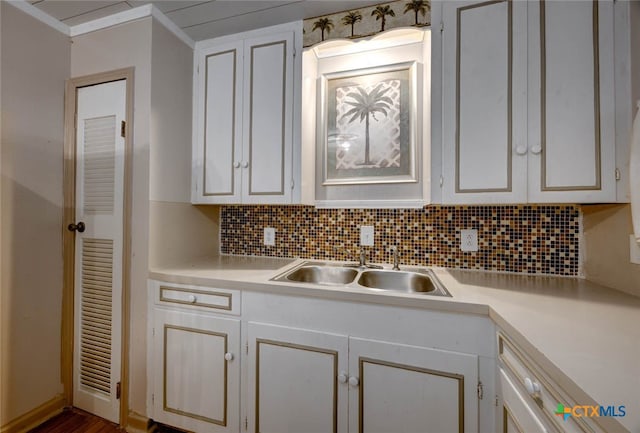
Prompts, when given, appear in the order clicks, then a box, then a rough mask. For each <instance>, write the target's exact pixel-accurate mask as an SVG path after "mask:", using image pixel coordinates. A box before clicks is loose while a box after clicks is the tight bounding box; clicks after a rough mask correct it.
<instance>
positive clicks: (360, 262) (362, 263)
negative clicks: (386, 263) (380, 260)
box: [346, 247, 382, 269]
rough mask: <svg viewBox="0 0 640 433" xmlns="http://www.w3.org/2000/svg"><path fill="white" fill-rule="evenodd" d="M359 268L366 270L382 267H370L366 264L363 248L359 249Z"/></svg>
mask: <svg viewBox="0 0 640 433" xmlns="http://www.w3.org/2000/svg"><path fill="white" fill-rule="evenodd" d="M346 266H351V265H346ZM357 266H358V267H359V268H367V269H382V266H380V265H372V264H370V263H367V250H365V249H364V248H363V247H360V260H359V261H358V265H357Z"/></svg>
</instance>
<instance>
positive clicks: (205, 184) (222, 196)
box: [192, 23, 302, 204]
mask: <svg viewBox="0 0 640 433" xmlns="http://www.w3.org/2000/svg"><path fill="white" fill-rule="evenodd" d="M301 41H302V34H301V24H300V23H292V24H285V25H280V26H274V27H269V28H265V29H261V30H257V31H252V32H247V33H241V34H236V35H232V36H226V37H223V38H216V39H212V40H208V41H202V42H198V43H197V44H196V49H195V54H194V55H195V71H196V75H195V79H194V98H193V100H194V136H193V167H192V177H193V180H192V202H193V203H268V204H289V203H296V202H300V200H301V196H300V191H301V188H300V183H301V182H300V180H299V179H295V178H294V173H297V176H298V177H299V173H300V170H299V169H298V170H295V169H294V167H295V166H296V165H297V166H299V165H300V154H301V150H300V114H299V113H300V86H301V78H300V77H301V75H300V74H301V61H300V58H301V56H296V53H297V52H300V50H301V47H300V45H301Z"/></svg>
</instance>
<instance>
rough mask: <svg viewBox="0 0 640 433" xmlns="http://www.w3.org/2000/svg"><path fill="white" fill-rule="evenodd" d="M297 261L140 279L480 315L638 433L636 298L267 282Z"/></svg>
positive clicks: (233, 261) (454, 286) (566, 286)
mask: <svg viewBox="0 0 640 433" xmlns="http://www.w3.org/2000/svg"><path fill="white" fill-rule="evenodd" d="M302 261H303V260H299V259H298V260H296V259H277V258H262V257H235V256H218V257H214V258H202V259H199V260H192V261H189V262H188V263H183V264H175V265H171V266H163V267H157V268H154V269H151V270H150V272H149V278H152V279H157V280H162V281H167V282H174V283H183V284H197V285H205V286H213V287H216V286H217V287H225V288H230V289H243V290H260V291H270V292H275V293H282V294H289V295H301V296H315V297H325V298H332V299H341V300H347V301H353V302H368V303H377V304H386V305H396V306H408V307H409V306H410V307H414V308H416V307H417V308H427V309H434V310H443V311H452V312H460V313H470V314H481V315H488V316H489V317H491V318H492V319H493V321H494V322H495V323H496V324H497V325H498V326H499V327H500V328H502V329H503V330H504V331H505V332H506V333H507V334H508V335H509V337H510V338H511V339H513V340H514V342H516V343H518V344H519V345H521V346H522V347H523V348H524V349H525V350H526V351H527V353H528V354H530V355H531V356H532V357H533V359H534V360H535V361H536V362H537V363H538V364H539V365H540V366H541V367H542V368H543V369H544V370H545V372H546V373H547V374H549V375H550V376H551V377H552V378H553V379H554V380H555V381H556V382H558V384H559V385H560V386H562V387H563V388H564V389H565V390H566V391H567V392H569V394H571V395H572V396H573V397H575V399H576V402H577V403H578V404H601V405H604V406H608V405H615V406H618V405H625V406H626V412H627V414H626V416H625V417H623V418H617V421H618V422H620V423H621V424H622V425H623V426H624V427H625V428H627V429H628V430H629V431H630V432H633V433H640V298H636V297H634V296H631V295H627V294H624V293H622V292H619V291H615V290H612V289H609V288H606V287H603V286H600V285H598V284H594V283H591V282H589V281H586V280H583V279H578V278H563V277H539V276H526V275H516V274H497V273H489V272H478V271H463V270H453V269H443V268H433V270H434V272H435V273H436V275H437V277H438V278H439V279H440V281H441V282H442V283H443V285H444V286H445V287H446V288H447V290H449V292H450V293H451V295H452V297H451V298H444V297H430V296H425V295H421V294H406V293H388V292H384V293H380V292H376V291H374V290H370V289H366V288H349V289H344V288H343V287H332V286H320V285H313V284H307V283H297V284H296V283H288V282H276V281H270V279H271V278H273V277H274V276H276V275H279V274H281V273H282V272H285V271H286V270H287V269H290V268H293V267H294V266H296V265H298V264H299V263H301V262H302ZM406 269H411V267H406ZM639 284H640V282H639ZM601 421H604V424H606V425H609V427H611V429H614V428H615V427H616V423H610V421H611V419H607V420H605V419H602V420H601Z"/></svg>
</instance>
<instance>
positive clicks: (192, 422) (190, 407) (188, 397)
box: [152, 308, 240, 433]
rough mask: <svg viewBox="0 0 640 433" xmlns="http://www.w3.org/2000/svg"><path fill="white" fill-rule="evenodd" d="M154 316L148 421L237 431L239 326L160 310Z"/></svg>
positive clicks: (198, 429)
mask: <svg viewBox="0 0 640 433" xmlns="http://www.w3.org/2000/svg"><path fill="white" fill-rule="evenodd" d="M153 315H154V319H153V323H154V326H153V331H152V335H153V349H152V353H153V356H152V359H153V362H154V369H153V371H154V373H153V378H152V381H153V385H152V386H153V389H154V391H153V394H152V395H153V397H152V404H153V419H154V420H156V421H158V422H161V423H163V424H168V425H172V426H175V427H179V428H182V429H186V430H189V431H195V432H203V433H204V432H237V431H239V410H240V406H239V404H240V356H239V352H240V320H238V319H227V318H219V317H211V316H209V315H206V314H202V313H192V312H186V311H178V310H169V309H165V308H155V310H154V312H153Z"/></svg>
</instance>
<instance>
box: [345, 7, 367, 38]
mask: <svg viewBox="0 0 640 433" xmlns="http://www.w3.org/2000/svg"><path fill="white" fill-rule="evenodd" d="M358 21H362V14H361V13H360V11H351V12H349V13H348V14H346V15H345V16H343V17H342V24H344V25H345V26H351V37H354V36H355V35H354V34H353V30H354V26H355V24H356V23H357V22H358Z"/></svg>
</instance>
